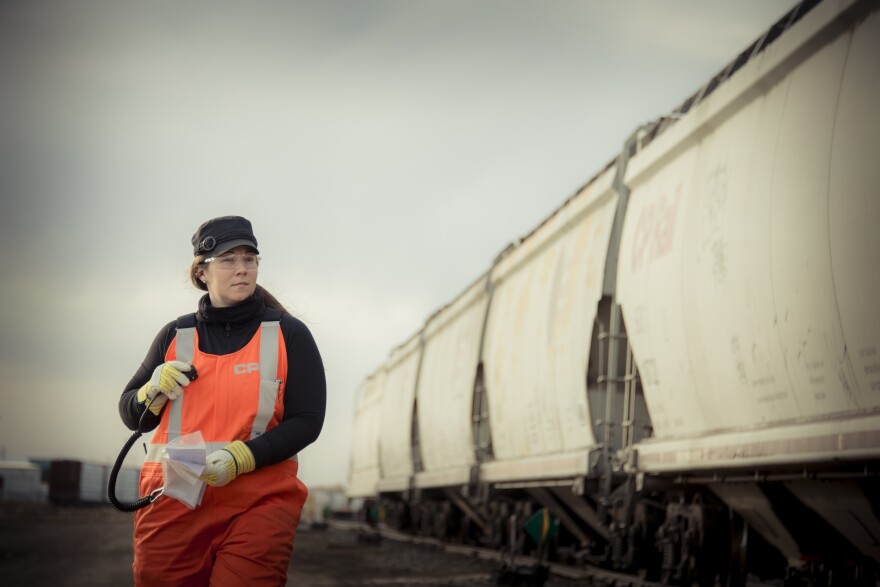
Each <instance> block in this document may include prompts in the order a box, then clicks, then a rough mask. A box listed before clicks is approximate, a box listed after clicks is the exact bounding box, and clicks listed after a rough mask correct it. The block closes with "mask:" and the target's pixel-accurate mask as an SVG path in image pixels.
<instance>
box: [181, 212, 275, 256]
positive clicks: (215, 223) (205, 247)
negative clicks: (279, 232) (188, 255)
mask: <svg viewBox="0 0 880 587" xmlns="http://www.w3.org/2000/svg"><path fill="white" fill-rule="evenodd" d="M192 245H193V256H196V257H197V256H199V255H205V256H211V257H216V256H217V255H222V254H223V253H225V252H226V251H228V250H229V249H234V248H235V247H240V246H242V245H247V246H249V247H251V248H252V249H253V250H254V251H255V252H257V253H259V252H260V251H259V250H258V249H257V237H255V236H254V231H253V229H252V228H251V223H250V221H249V220H248V219H247V218H242V217H241V216H220V217H219V218H212V219H211V220H208V221H207V222H205V223H204V224H202V225H201V226H199V228H198V229H197V230H196V233H195V234H194V235H193V237H192Z"/></svg>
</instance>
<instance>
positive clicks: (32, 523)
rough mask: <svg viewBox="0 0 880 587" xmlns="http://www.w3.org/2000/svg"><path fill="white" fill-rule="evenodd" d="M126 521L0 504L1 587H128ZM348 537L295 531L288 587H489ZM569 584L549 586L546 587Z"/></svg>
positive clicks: (480, 565) (410, 547)
mask: <svg viewBox="0 0 880 587" xmlns="http://www.w3.org/2000/svg"><path fill="white" fill-rule="evenodd" d="M132 528H133V515H132V514H123V513H120V512H117V511H116V510H114V509H113V508H112V507H110V506H94V507H58V506H51V505H33V504H10V503H0V585H3V586H4V587H17V586H26V587H42V586H53V587H54V586H80V585H82V586H89V587H102V586H107V587H125V586H127V585H132V584H133V583H132V577H131V561H132ZM366 538H367V537H366V536H365V535H364V534H362V533H361V532H359V531H358V530H355V529H350V530H349V529H340V528H335V527H334V528H327V529H320V530H319V529H310V528H305V527H303V528H300V530H299V531H298V533H297V540H296V547H295V548H294V553H293V557H292V559H291V562H290V569H289V571H288V581H287V585H288V586H296V587H358V586H367V585H404V586H406V585H412V586H431V587H447V586H449V587H452V586H456V587H463V586H464V587H489V586H491V585H495V584H496V583H495V580H494V573H495V572H496V571H497V570H498V567H499V563H498V562H496V561H490V560H483V559H479V558H476V557H471V556H466V555H461V554H455V553H449V552H445V551H443V550H440V549H438V548H435V547H431V546H425V545H418V544H409V543H403V542H398V541H395V540H388V539H385V540H381V541H378V542H377V541H374V540H368V539H366ZM574 584H575V583H574V582H571V581H567V580H563V579H555V578H553V579H551V580H550V581H548V582H547V583H546V584H545V585H546V587H570V586H571V585H574Z"/></svg>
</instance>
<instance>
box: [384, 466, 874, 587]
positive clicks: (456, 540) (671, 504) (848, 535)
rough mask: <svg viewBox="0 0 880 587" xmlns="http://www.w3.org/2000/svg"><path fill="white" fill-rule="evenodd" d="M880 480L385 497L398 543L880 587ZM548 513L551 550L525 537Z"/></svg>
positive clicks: (754, 478) (838, 476)
mask: <svg viewBox="0 0 880 587" xmlns="http://www.w3.org/2000/svg"><path fill="white" fill-rule="evenodd" d="M878 471H880V463H870V464H865V463H861V464H859V465H852V466H836V467H833V468H831V467H826V468H821V469H820V468H813V469H808V468H801V469H797V470H796V469H789V470H774V471H761V470H752V471H747V470H741V471H733V472H732V471H725V472H724V474H723V475H722V474H721V473H720V472H719V473H712V474H710V475H704V476H700V477H696V476H692V475H691V476H685V475H663V476H661V475H645V474H643V473H637V474H632V475H624V476H617V477H615V479H614V489H613V490H612V492H611V494H610V495H608V496H607V497H605V498H603V497H601V496H600V494H599V491H600V489H601V486H602V483H601V482H600V480H598V479H578V480H551V481H548V482H546V483H543V484H540V483H530V484H527V485H526V484H521V485H515V484H503V483H497V484H478V485H476V486H465V487H459V488H454V489H453V488H443V489H430V490H411V491H408V492H397V493H388V494H384V495H383V497H382V501H381V509H382V511H383V514H384V521H385V524H386V525H388V526H389V527H392V528H394V529H396V530H399V531H401V532H406V533H409V534H413V535H417V536H423V537H430V538H434V539H438V540H441V541H444V542H448V543H453V544H467V545H472V546H482V547H485V548H492V549H497V550H501V551H505V552H508V553H514V554H516V555H523V556H539V555H540V556H544V557H545V558H546V560H547V561H548V562H554V563H564V564H568V565H572V566H574V567H583V566H586V565H593V566H598V567H602V568H606V569H611V570H615V571H624V572H627V573H631V574H632V575H634V576H635V577H638V578H641V579H647V580H652V581H657V582H659V583H661V584H665V585H688V586H690V585H699V586H701V587H702V586H707V587H715V586H718V585H720V586H724V587H734V586H744V585H746V581H747V580H748V581H758V580H760V581H770V582H774V583H775V584H779V585H785V586H786V587H788V586H792V587H794V586H837V585H839V586H875V585H877V584H878V577H880V566H878V563H877V560H876V559H875V558H873V557H872V556H871V555H872V554H874V555H876V553H877V550H878V542H877V540H876V538H877V537H878V536H880V531H878V527H880V522H878V516H877V512H878V506H880V503H878V501H880V500H878V496H880V477H878V475H877V472H878ZM569 481H571V482H569ZM543 508H546V509H547V510H548V511H549V512H550V514H551V515H552V516H553V517H554V518H556V519H557V520H559V533H558V534H557V535H556V536H554V537H553V538H552V540H550V541H549V543H548V544H547V545H546V546H545V548H544V549H542V548H541V545H540V544H538V543H536V542H535V540H533V539H532V538H531V537H530V536H529V535H528V534H527V533H526V532H524V531H523V524H524V523H525V522H526V521H527V520H528V519H530V518H531V517H532V516H533V515H534V514H535V513H537V512H539V511H540V510H542V509H543Z"/></svg>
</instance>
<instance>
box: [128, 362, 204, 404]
mask: <svg viewBox="0 0 880 587" xmlns="http://www.w3.org/2000/svg"><path fill="white" fill-rule="evenodd" d="M190 370H192V365H189V364H188V363H184V362H181V361H168V362H167V363H162V364H161V365H159V366H158V367H156V368H155V369H154V370H153V376H152V377H151V378H150V380H149V381H147V382H146V383H144V385H143V387H141V388H140V389H139V390H138V394H137V399H138V401H139V402H140V403H142V404H147V408H148V409H149V410H150V411H151V412H153V413H154V414H156V415H157V416H158V415H159V412H161V411H162V407H163V406H164V405H165V403H166V402H167V401H168V400H169V399H170V400H175V399H177V398H179V397H180V396H181V394H183V388H184V387H186V386H187V385H189V378H188V377H187V376H186V375H184V373H186V372H189V371H190Z"/></svg>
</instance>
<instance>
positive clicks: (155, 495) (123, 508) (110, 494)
mask: <svg viewBox="0 0 880 587" xmlns="http://www.w3.org/2000/svg"><path fill="white" fill-rule="evenodd" d="M183 374H184V375H186V377H187V379H189V380H190V381H195V379H196V378H197V377H198V376H199V375H198V373H196V368H195V365H193V366H192V368H191V369H190V370H189V371H184V372H183ZM157 397H159V396H158V395H156V396H155V397H154V398H153V399H151V400H150V401H149V403H147V405H146V406H144V412H143V413H142V414H141V418H140V420H138V425H137V430H135V431H134V434H132V435H131V436H130V437H129V439H128V440H126V441H125V444H124V445H122V450H120V451H119V455H118V456H117V457H116V462H115V463H113V468H112V469H110V479H109V480H108V481H107V499H109V500H110V503H111V504H112V505H113V507H115V508H116V509H117V510H119V511H120V512H136V511H137V510H139V509H142V508H145V507H147V506H148V505H150V504H151V503H153V502H154V501H156V500H157V499H159V497H161V496H162V493H163V492H164V491H165V489H164V488H163V487H160V488H159V489H156V490H155V491H153V492H152V493H150V494H149V495H145V496H143V497H141V498H140V499H138V500H137V501H135V502H133V503H123V502H121V501H119V500H118V499H116V477H118V476H119V471H120V469H122V463H123V462H124V461H125V457H126V456H127V455H128V451H130V450H131V447H132V446H134V443H135V442H137V439H138V438H140V437H141V436H143V434H144V421H145V419H146V416H147V413H148V412H149V411H150V405H152V403H153V402H154V401H156V398H157Z"/></svg>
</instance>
